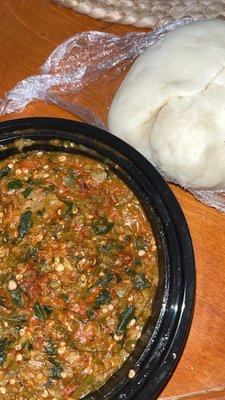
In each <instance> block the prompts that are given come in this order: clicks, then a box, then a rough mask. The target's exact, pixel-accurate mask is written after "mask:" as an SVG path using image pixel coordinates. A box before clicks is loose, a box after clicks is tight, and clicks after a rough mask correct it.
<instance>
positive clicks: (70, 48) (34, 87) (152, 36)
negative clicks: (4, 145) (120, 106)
mask: <svg viewBox="0 0 225 400" xmlns="http://www.w3.org/2000/svg"><path fill="white" fill-rule="evenodd" d="M193 21H194V19H191V18H184V19H180V20H175V21H173V22H170V23H167V24H165V25H163V26H161V27H159V28H158V29H157V30H156V31H154V32H150V33H135V32H134V33H128V34H126V35H123V36H117V35H113V34H109V33H104V32H95V31H90V32H82V33H78V34H76V35H74V36H73V37H71V38H70V39H68V40H67V41H65V42H64V43H62V44H61V45H59V46H58V47H57V48H56V49H55V50H54V51H53V52H52V53H51V55H50V56H49V57H48V59H47V60H46V62H45V63H44V65H42V66H41V68H40V73H39V74H37V75H34V76H30V77H28V78H25V79H24V80H23V81H21V82H19V83H18V84H17V85H16V86H15V87H14V88H13V89H11V90H10V91H9V92H8V93H6V94H5V97H4V98H2V99H0V115H4V114H9V113H13V112H16V111H17V112H18V111H22V110H23V109H24V108H25V107H26V106H27V105H28V104H29V103H30V102H32V101H34V100H42V101H44V102H47V103H50V104H56V105H58V106H59V107H61V108H63V109H65V110H67V111H69V112H70V113H72V114H74V115H76V116H78V117H79V118H80V119H81V120H83V121H85V122H87V123H90V124H92V125H95V126H97V127H100V128H103V129H106V130H107V113H108V109H109V106H110V103H111V100H112V98H113V96H114V94H115V91H116V89H117V87H118V85H119V84H120V82H121V80H122V78H123V76H124V75H125V73H126V72H127V70H128V69H129V67H130V66H131V64H132V62H133V61H134V60H135V59H136V57H137V56H138V55H139V54H141V53H142V52H143V51H144V50H145V49H146V48H148V47H149V46H151V45H152V44H154V43H155V42H156V41H157V40H158V39H159V38H161V37H162V36H164V35H166V34H167V33H168V32H169V31H171V30H173V29H176V28H177V27H178V26H181V25H184V24H187V23H192V22H193ZM109 82H110V85H108V86H107V84H108V83H109ZM99 88H101V90H99ZM109 88H110V89H109ZM108 89H109V90H108ZM90 93H92V94H93V93H94V94H95V96H96V98H97V100H98V103H100V104H101V107H98V109H99V108H100V109H101V110H102V111H101V114H100V115H96V114H95V112H94V110H91V109H90ZM156 168H157V166H156ZM164 177H165V179H167V180H168V181H170V182H172V180H171V179H170V177H169V176H164ZM176 183H177V184H179V182H176ZM185 189H186V190H188V191H190V192H191V193H192V194H193V195H194V196H195V197H196V198H197V199H198V200H200V201H201V202H203V203H205V204H207V205H208V206H211V207H215V208H216V209H218V210H219V211H221V212H225V196H224V195H225V188H224V190H219V191H218V190H206V189H204V190H196V189H195V190H193V189H192V188H185Z"/></svg>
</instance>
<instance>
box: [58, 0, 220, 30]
mask: <svg viewBox="0 0 225 400" xmlns="http://www.w3.org/2000/svg"><path fill="white" fill-rule="evenodd" d="M54 1H55V2H57V3H59V4H61V5H63V6H66V7H70V8H73V10H74V11H76V12H78V13H81V14H86V15H88V16H90V17H93V18H98V19H103V20H105V21H108V22H117V23H120V24H126V25H135V26H137V27H140V28H144V27H145V28H146V27H154V26H157V25H160V24H162V23H164V22H167V21H169V20H171V19H176V18H183V17H194V18H218V17H219V18H221V17H222V18H225V0H224V1H216V0H199V1H198V0H169V1H164V0H152V1H151V0H54Z"/></svg>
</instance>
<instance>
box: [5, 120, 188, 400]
mask: <svg viewBox="0 0 225 400" xmlns="http://www.w3.org/2000/svg"><path fill="white" fill-rule="evenodd" d="M0 132H1V136H0V145H1V151H0V157H1V159H3V158H6V157H8V156H9V155H11V154H15V153H16V152H18V151H19V150H18V147H15V146H14V145H13V143H14V141H15V140H18V139H21V138H25V139H31V140H32V142H28V144H29V146H24V147H23V148H22V150H20V151H23V152H25V151H30V150H34V149H39V150H47V151H56V150H58V151H63V152H76V153H77V152H78V153H82V154H85V155H87V156H88V155H90V156H91V157H95V158H97V159H99V160H100V161H104V162H107V163H108V164H109V165H110V166H111V168H112V169H113V170H114V171H115V172H116V173H117V174H118V175H119V176H120V177H121V178H122V179H123V180H124V181H125V182H126V183H127V184H128V185H129V186H130V188H131V189H132V190H133V191H134V193H135V194H136V196H137V197H138V199H139V201H140V202H141V204H142V207H143V209H144V210H145V213H146V215H147V217H148V218H149V220H150V223H151V226H152V228H153V231H154V234H155V237H156V240H157V246H158V252H159V277H160V279H159V286H158V289H157V293H156V296H155V300H154V304H153V313H152V316H151V317H150V318H149V320H148V322H147V324H146V326H145V329H144V330H143V333H142V336H141V338H140V339H139V342H138V344H137V346H136V347H135V349H134V351H133V353H132V354H131V355H130V356H129V358H128V359H127V360H126V362H125V363H124V364H123V366H122V368H121V369H120V370H118V371H117V372H116V373H115V374H114V375H113V376H112V377H111V378H110V379H109V380H108V381H107V383H106V384H105V385H103V386H102V387H101V388H100V389H99V390H97V391H96V392H94V393H92V394H90V395H88V396H86V397H85V399H88V400H102V399H107V400H111V399H114V400H118V399H119V400H120V399H121V400H123V399H124V400H131V399H135V400H145V399H146V400H151V399H155V398H156V397H157V395H158V394H159V392H160V391H161V390H162V389H163V387H164V386H165V384H166V382H167V381H168V379H169V378H170V376H171V374H172V372H173V369H174V367H175V365H176V363H177V361H178V360H179V357H180V355H181V353H182V350H183V347H184V344H185V341H186V339H187V335H188V331H189V328H190V322H191V318H192V312H193V305H194V297H195V296H194V294H195V266H194V256H193V249H192V243H191V238H190V234H189V231H188V227H187V223H186V221H185V218H184V215H183V213H182V210H181V208H180V206H179V204H178V202H177V200H176V198H175V197H174V195H173V193H172V192H171V190H170V189H169V187H168V186H167V184H166V182H165V181H164V180H163V178H162V177H161V176H160V174H159V173H158V172H157V171H156V169H155V168H154V167H153V166H152V165H151V164H150V163H149V162H148V161H147V160H146V159H145V158H144V157H143V156H142V155H141V154H139V153H138V152H137V151H136V150H134V149H133V148H132V147H131V146H129V145H128V144H126V143H125V142H123V141H122V140H120V139H118V138H117V137H115V136H113V135H111V134H109V133H108V132H105V131H103V130H101V129H98V128H95V127H93V126H90V125H86V124H82V123H78V122H73V121H69V120H64V119H56V118H28V119H19V120H12V121H7V122H2V123H1V124H0ZM53 139H54V140H53ZM52 140H53V141H52ZM66 141H67V142H73V143H74V147H70V146H67V145H66V144H65V142H66ZM10 143H11V145H10V146H8V145H9V144H10ZM5 146H6V147H5ZM130 370H132V372H133V371H134V373H132V374H129V372H130ZM129 376H130V377H129ZM131 376H132V378H131Z"/></svg>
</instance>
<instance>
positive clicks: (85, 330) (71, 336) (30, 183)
mask: <svg viewBox="0 0 225 400" xmlns="http://www.w3.org/2000/svg"><path fill="white" fill-rule="evenodd" d="M0 283H1V284H0V399H10V400H14V399H18V400H26V399H32V400H33V399H38V400H40V399H42V398H46V399H49V400H50V399H51V400H53V399H54V400H61V399H79V398H81V397H82V396H84V395H86V394H88V393H90V392H92V391H94V390H95V389H97V388H99V387H100V386H101V385H103V384H104V383H105V382H106V381H107V379H109V377H110V376H111V375H112V374H113V372H115V371H116V370H117V369H118V368H120V367H121V365H122V364H123V363H124V361H125V360H126V359H127V357H128V356H129V354H130V353H131V352H132V350H133V349H134V347H135V345H136V342H137V341H138V339H139V338H140V336H141V332H142V329H143V327H144V325H145V323H146V321H147V319H148V317H149V316H150V314H151V307H152V301H153V298H154V294H155V291H156V287H157V284H158V265H157V248H156V245H155V240H154V237H153V234H152V231H151V228H150V225H149V222H148V220H147V218H146V216H145V214H144V212H143V210H142V207H141V205H140V203H139V201H138V199H137V198H136V196H135V195H134V193H133V192H132V191H131V190H130V188H128V186H127V185H126V184H125V183H124V182H123V181H122V180H121V179H120V178H119V177H118V176H117V175H116V174H114V172H112V170H111V169H110V168H109V167H107V165H105V164H103V163H101V162H98V161H97V160H96V159H94V158H93V159H92V158H90V157H87V156H84V155H81V154H71V153H70V154H69V153H68V154H67V153H61V152H57V151H56V152H42V151H30V152H24V153H19V154H16V155H13V156H11V157H9V158H8V159H7V160H2V161H1V162H0Z"/></svg>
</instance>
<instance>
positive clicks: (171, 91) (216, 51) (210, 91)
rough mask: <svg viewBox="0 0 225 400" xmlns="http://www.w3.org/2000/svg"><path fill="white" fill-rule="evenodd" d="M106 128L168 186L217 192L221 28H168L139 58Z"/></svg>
mask: <svg viewBox="0 0 225 400" xmlns="http://www.w3.org/2000/svg"><path fill="white" fill-rule="evenodd" d="M109 128H110V131H111V132H112V133H114V134H115V135H117V136H119V137H121V138H122V139H123V140H125V141H126V142H128V143H129V144H131V145H132V146H133V147H135V148H136V149H137V150H139V151H140V152H141V153H142V154H143V155H145V156H146V157H147V158H148V159H149V160H150V161H151V162H153V164H155V165H156V167H157V168H158V169H159V170H160V171H161V172H162V173H164V175H166V176H167V177H168V178H169V179H170V180H172V181H174V182H177V183H179V184H181V185H182V186H185V187H190V188H218V189H221V188H225V22H223V21H222V20H221V21H220V20H211V21H198V22H194V23H191V24H188V25H185V26H182V27H179V28H176V29H175V30H173V31H171V32H170V33H168V34H166V35H165V36H164V37H163V38H161V39H160V40H158V41H157V42H156V43H155V44H154V45H153V46H151V47H150V48H149V49H147V50H146V51H145V52H144V53H143V54H142V55H141V56H139V57H138V59H137V60H136V61H135V62H134V64H133V66H132V68H131V69H130V71H129V72H128V74H127V76H126V78H125V80H124V81H123V83H122V85H121V86H120V88H119V90H118V91H117V93H116V95H115V98H114V99H113V102H112V104H111V108H110V111H109Z"/></svg>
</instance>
